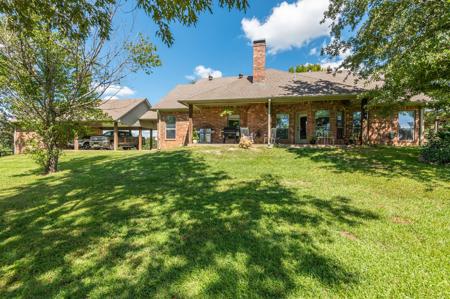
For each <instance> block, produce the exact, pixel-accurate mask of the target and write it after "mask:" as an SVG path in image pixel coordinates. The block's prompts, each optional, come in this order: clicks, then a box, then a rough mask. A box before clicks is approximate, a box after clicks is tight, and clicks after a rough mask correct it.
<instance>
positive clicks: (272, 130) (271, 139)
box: [270, 128, 278, 144]
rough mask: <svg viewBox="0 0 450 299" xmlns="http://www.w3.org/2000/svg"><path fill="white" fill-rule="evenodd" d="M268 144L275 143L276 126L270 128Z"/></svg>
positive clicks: (276, 141) (276, 140)
mask: <svg viewBox="0 0 450 299" xmlns="http://www.w3.org/2000/svg"><path fill="white" fill-rule="evenodd" d="M270 132H271V134H270V144H277V143H278V138H277V128H272V129H270Z"/></svg>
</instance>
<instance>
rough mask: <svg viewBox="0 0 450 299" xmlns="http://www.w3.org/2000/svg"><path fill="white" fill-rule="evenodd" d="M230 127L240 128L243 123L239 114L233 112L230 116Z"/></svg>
mask: <svg viewBox="0 0 450 299" xmlns="http://www.w3.org/2000/svg"><path fill="white" fill-rule="evenodd" d="M227 125H228V128H236V129H238V128H239V126H240V125H241V118H240V116H239V115H237V114H233V115H230V116H228V124H227Z"/></svg>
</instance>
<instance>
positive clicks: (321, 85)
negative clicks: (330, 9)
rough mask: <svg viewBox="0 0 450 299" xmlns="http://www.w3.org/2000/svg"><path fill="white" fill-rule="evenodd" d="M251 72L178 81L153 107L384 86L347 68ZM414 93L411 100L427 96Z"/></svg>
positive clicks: (349, 92)
mask: <svg viewBox="0 0 450 299" xmlns="http://www.w3.org/2000/svg"><path fill="white" fill-rule="evenodd" d="M252 81H253V78H252V76H247V77H245V76H244V77H242V78H239V77H238V76H236V77H223V78H214V79H213V80H208V79H201V80H199V81H197V82H195V83H193V84H183V85H177V86H176V87H175V88H174V89H173V90H171V91H170V92H169V93H168V94H167V95H166V96H165V97H164V98H163V99H162V100H161V101H160V102H159V103H158V104H156V105H155V106H154V107H153V109H154V110H157V109H162V110H164V109H167V110H170V109H187V104H191V103H195V104H202V103H204V104H207V103H212V102H214V101H218V102H219V101H220V102H230V103H239V102H242V103H248V102H255V101H258V100H260V101H261V100H263V99H268V98H272V99H277V98H279V99H284V100H289V99H298V100H301V99H308V100H310V99H312V98H314V97H320V98H329V99H333V98H343V97H345V96H347V97H349V98H351V97H354V96H356V95H357V94H359V93H361V92H363V91H367V90H370V89H374V88H376V87H377V86H381V85H382V84H383V82H380V81H379V82H367V81H365V80H362V79H361V78H358V77H356V76H354V75H352V74H348V73H347V72H345V71H343V72H339V73H336V74H334V73H327V72H322V71H321V72H306V73H289V72H285V71H280V70H275V69H267V70H266V79H265V80H264V81H263V82H258V83H253V82H252ZM426 99H427V97H426V96H424V95H423V96H415V97H413V98H412V99H411V100H412V101H421V100H426Z"/></svg>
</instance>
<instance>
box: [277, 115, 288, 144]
mask: <svg viewBox="0 0 450 299" xmlns="http://www.w3.org/2000/svg"><path fill="white" fill-rule="evenodd" d="M288 132H289V114H282V113H280V114H277V138H279V139H288V134H289V133H288Z"/></svg>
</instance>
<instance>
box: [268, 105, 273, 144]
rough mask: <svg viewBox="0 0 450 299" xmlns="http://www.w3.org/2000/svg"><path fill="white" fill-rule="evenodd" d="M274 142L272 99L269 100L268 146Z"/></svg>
mask: <svg viewBox="0 0 450 299" xmlns="http://www.w3.org/2000/svg"><path fill="white" fill-rule="evenodd" d="M271 140H272V99H268V100H267V144H268V145H270V144H271Z"/></svg>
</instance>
